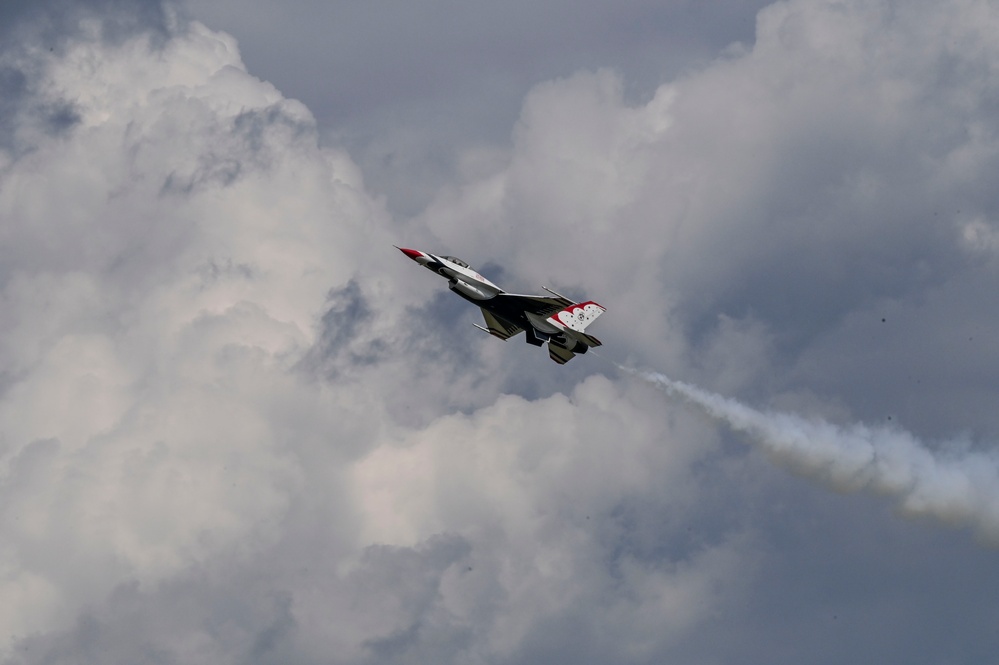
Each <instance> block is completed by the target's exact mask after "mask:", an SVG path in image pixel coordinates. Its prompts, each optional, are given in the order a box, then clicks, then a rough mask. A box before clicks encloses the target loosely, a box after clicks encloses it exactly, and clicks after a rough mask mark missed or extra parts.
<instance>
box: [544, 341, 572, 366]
mask: <svg viewBox="0 0 999 665" xmlns="http://www.w3.org/2000/svg"><path fill="white" fill-rule="evenodd" d="M575 355H576V354H575V353H573V352H572V351H570V350H569V349H566V348H564V347H561V346H556V345H555V344H552V343H551V342H549V343H548V356H549V357H550V358H551V359H552V360H554V361H555V362H557V363H558V364H559V365H564V364H566V363H567V362H569V361H570V360H572V359H573V357H574V356H575Z"/></svg>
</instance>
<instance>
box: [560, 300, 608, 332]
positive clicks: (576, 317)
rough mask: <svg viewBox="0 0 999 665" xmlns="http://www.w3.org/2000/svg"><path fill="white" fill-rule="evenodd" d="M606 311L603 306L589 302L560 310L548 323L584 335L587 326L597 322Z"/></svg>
mask: <svg viewBox="0 0 999 665" xmlns="http://www.w3.org/2000/svg"><path fill="white" fill-rule="evenodd" d="M606 311H607V310H606V309H605V308H604V307H603V306H602V305H598V304H597V303H595V302H593V301H592V300H589V301H587V302H581V303H574V304H572V305H569V306H568V307H566V308H564V309H562V310H559V311H558V312H556V313H555V314H553V315H552V316H551V317H549V319H548V321H549V322H550V323H553V324H554V325H555V326H557V327H558V328H568V329H569V330H571V331H573V332H576V333H580V334H582V332H583V331H584V330H586V327H587V326H589V325H590V324H591V323H593V322H594V321H596V320H597V317H598V316H600V315H601V314H603V313H604V312H606ZM587 337H588V335H587Z"/></svg>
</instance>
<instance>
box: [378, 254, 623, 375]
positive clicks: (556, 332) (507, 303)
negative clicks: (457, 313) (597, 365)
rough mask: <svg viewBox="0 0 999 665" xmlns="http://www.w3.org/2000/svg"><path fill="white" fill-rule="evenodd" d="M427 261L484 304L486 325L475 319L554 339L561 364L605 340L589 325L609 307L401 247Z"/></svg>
mask: <svg viewBox="0 0 999 665" xmlns="http://www.w3.org/2000/svg"><path fill="white" fill-rule="evenodd" d="M396 249H398V250H400V251H401V252H402V253H403V254H405V255H406V256H408V257H409V258H411V259H413V260H414V261H416V262H417V263H419V264H420V265H421V266H423V267H425V268H428V269H430V270H432V271H434V272H435V273H437V274H439V275H441V276H442V277H444V278H445V279H447V280H448V287H449V288H450V289H451V290H452V291H454V292H455V293H457V294H458V295H459V296H461V297H462V298H464V299H465V300H467V301H469V302H470V303H472V304H474V305H478V306H479V308H480V309H481V310H482V318H483V319H485V323H486V325H485V326H480V325H477V324H472V325H475V327H476V328H478V329H479V330H483V331H485V332H487V333H489V334H490V335H493V336H494V337H499V338H500V339H502V340H507V339H510V338H511V337H513V336H514V335H517V334H520V333H524V335H525V337H526V339H527V343H528V344H533V345H534V346H542V345H544V343H545V342H547V343H548V355H549V356H550V357H551V359H552V360H554V361H555V362H557V363H558V364H559V365H564V364H565V363H567V362H569V361H570V360H572V358H573V357H574V356H575V355H577V354H583V353H586V352H587V351H589V350H590V347H591V346H600V340H598V339H597V338H596V337H593V336H592V335H587V334H586V332H585V330H586V327H587V326H589V325H590V324H591V323H593V322H594V321H595V320H596V318H597V317H598V316H600V315H601V314H603V313H604V312H605V311H606V310H605V309H604V308H603V307H601V306H600V305H598V304H597V303H595V302H593V301H592V300H588V301H586V302H581V303H577V302H573V301H572V300H569V299H568V298H566V297H565V296H563V295H561V294H558V293H555V292H554V291H552V290H551V289H549V288H548V287H547V286H544V287H542V288H543V289H544V290H545V291H547V292H548V293H550V294H551V296H529V295H518V294H516V293H506V292H505V291H503V289H501V288H500V287H498V286H496V285H495V284H493V283H492V282H490V281H489V280H488V279H486V278H485V277H483V276H482V275H480V274H479V273H477V272H475V271H474V270H472V269H471V268H470V267H469V266H468V264H467V263H465V262H464V261H462V260H461V259H459V258H456V257H454V256H437V255H435V254H430V253H429V252H421V251H418V250H415V249H404V248H402V247H397V248H396Z"/></svg>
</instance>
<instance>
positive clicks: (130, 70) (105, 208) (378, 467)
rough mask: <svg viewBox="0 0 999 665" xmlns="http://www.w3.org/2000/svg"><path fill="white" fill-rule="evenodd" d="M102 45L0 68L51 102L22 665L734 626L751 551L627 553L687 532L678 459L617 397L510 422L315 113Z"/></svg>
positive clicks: (3, 203)
mask: <svg viewBox="0 0 999 665" xmlns="http://www.w3.org/2000/svg"><path fill="white" fill-rule="evenodd" d="M105 28H106V25H105V24H104V23H103V22H102V20H101V19H100V17H99V15H97V14H93V15H86V14H85V15H84V18H83V19H82V22H81V23H80V25H79V29H78V30H76V31H74V32H73V33H72V34H70V35H69V36H67V37H66V38H65V40H64V41H63V43H62V44H61V47H60V49H59V50H58V51H56V50H55V49H53V50H51V51H49V50H47V49H44V48H36V47H34V46H32V45H28V46H27V47H25V48H16V49H13V48H12V49H9V50H8V51H6V52H5V53H4V59H5V63H4V64H5V66H6V67H8V68H9V70H10V71H14V70H16V71H29V70H30V71H32V72H34V75H36V76H37V77H36V78H33V80H32V84H31V86H30V89H27V90H26V91H25V93H24V94H25V99H24V104H23V105H22V106H20V107H18V109H17V113H15V114H13V115H12V116H11V118H12V120H11V125H10V128H9V129H10V133H9V135H8V139H9V141H8V142H7V145H8V146H11V147H10V149H8V150H6V151H5V152H4V155H3V171H2V186H0V214H2V217H3V220H4V224H3V228H2V234H3V243H2V246H3V248H4V250H3V252H4V256H3V259H4V260H3V263H2V269H0V286H2V296H0V297H2V300H3V308H4V311H5V316H4V317H3V321H2V326H3V335H2V346H0V361H2V376H3V382H4V386H3V394H2V400H0V432H2V445H3V449H2V455H3V474H2V478H3V480H2V483H0V494H2V499H3V501H2V503H3V510H2V521H0V528H2V531H3V542H4V545H3V548H2V549H0V565H2V569H3V571H4V576H3V581H2V584H0V597H2V602H0V605H2V607H3V608H5V609H4V611H3V615H2V617H0V626H2V627H3V630H4V634H3V638H4V640H5V644H9V645H11V649H10V651H9V653H8V658H9V659H10V660H11V662H35V661H36V660H48V661H50V662H60V661H64V660H72V661H76V660H79V659H80V658H84V659H92V660H139V661H142V660H150V659H158V658H167V659H177V660H183V661H185V662H219V661H220V660H222V661H224V660H239V661H241V662H245V661H247V660H249V661H253V662H264V661H270V660H273V659H281V658H290V659H292V660H296V659H301V660H305V661H308V662H311V661H316V662H319V661H326V660H328V659H329V658H330V654H337V655H336V656H335V658H337V659H338V660H339V661H340V662H372V661H373V662H390V661H392V660H393V659H397V660H406V661H410V660H412V659H413V658H415V657H420V654H424V655H426V656H427V657H428V658H430V657H434V658H437V659H439V660H445V661H446V660H449V659H456V658H465V659H468V660H470V661H475V662H481V661H485V660H491V659H492V658H494V657H498V658H507V659H518V658H523V657H530V656H529V655H528V654H530V653H533V652H534V650H536V649H543V648H544V649H551V648H554V647H555V646H556V645H555V643H553V642H552V641H551V639H552V638H551V637H550V636H549V635H548V634H547V632H546V630H545V629H544V628H543V627H544V626H563V628H561V629H560V630H574V628H573V626H576V625H577V624H578V625H594V626H595V625H598V624H600V623H602V619H601V617H604V618H606V619H607V621H608V622H609V623H608V624H607V625H608V626H610V628H605V631H606V632H604V633H601V634H598V635H596V636H595V637H594V638H593V640H594V641H593V643H594V644H597V645H599V646H600V649H602V650H603V651H604V652H606V653H613V652H614V648H613V644H614V643H615V642H616V640H617V639H619V637H620V636H621V635H622V634H625V633H627V634H629V635H632V636H633V639H631V638H629V645H628V647H627V648H628V650H629V651H628V653H630V654H632V655H631V656H629V658H631V659H632V660H636V659H637V660H642V659H644V658H647V657H651V654H654V653H655V652H656V651H657V650H658V649H659V648H661V646H662V645H663V644H668V643H670V641H671V640H675V639H677V636H681V635H683V634H685V633H686V632H687V631H689V630H690V629H691V627H693V626H695V625H697V624H698V623H699V622H700V621H702V620H703V619H704V617H706V616H709V615H710V614H711V612H713V611H715V609H716V608H717V607H719V606H721V605H722V604H724V603H725V602H728V599H727V594H725V593H722V589H723V588H726V587H727V586H728V585H727V584H726V580H727V579H728V578H730V577H732V576H734V575H735V574H736V572H735V571H736V567H737V565H738V563H739V561H740V560H741V556H740V555H739V553H740V552H741V551H745V550H748V549H751V547H750V545H749V544H748V541H747V540H745V539H744V538H741V537H737V534H726V535H725V536H724V537H719V538H718V539H715V540H713V541H712V542H710V543H708V544H706V545H705V546H704V547H694V546H691V548H690V549H689V550H688V551H684V552H680V553H678V554H676V556H675V557H673V558H669V557H667V558H665V559H664V558H662V557H656V556H653V555H652V554H651V553H650V551H648V550H649V549H650V548H654V545H649V544H643V543H641V542H640V541H641V540H642V539H652V540H656V539H658V538H660V535H659V534H657V533H656V530H655V529H653V528H652V525H651V524H644V525H643V526H642V527H625V526H623V525H618V526H617V527H616V526H615V524H616V523H617V522H618V521H619V520H618V518H617V517H615V514H614V511H615V510H625V508H623V506H627V505H629V504H630V503H634V502H636V501H639V500H642V501H648V500H653V501H654V502H657V503H658V504H659V505H661V507H662V509H663V514H664V515H665V513H666V512H668V508H667V503H668V499H669V497H674V498H676V500H678V501H681V502H682V501H687V500H689V492H690V491H691V488H690V487H689V486H688V485H687V484H686V483H684V482H683V481H682V479H681V478H680V476H679V474H680V471H681V470H682V469H683V468H684V465H685V464H687V463H689V461H690V460H692V459H694V458H696V457H698V456H699V455H700V454H701V453H698V452H696V450H695V449H694V448H692V447H691V446H690V445H686V444H683V443H682V442H681V441H679V440H678V441H677V442H676V443H675V445H670V446H663V445H661V443H660V439H661V432H662V430H663V428H667V429H669V428H673V427H679V426H677V425H671V424H670V423H668V422H667V421H665V420H664V419H663V417H662V414H661V413H660V412H659V410H657V409H655V408H644V409H643V408H640V407H638V406H636V405H635V404H634V402H635V401H636V400H635V398H634V396H631V395H627V394H624V393H622V392H620V391H619V390H618V389H617V388H616V387H615V386H614V385H613V384H611V383H610V382H608V381H607V380H605V379H593V380H591V381H589V382H586V383H584V384H582V385H581V386H580V387H578V388H577V389H576V390H574V391H570V392H569V393H568V396H566V395H565V394H561V393H559V394H556V395H554V396H549V397H545V398H543V399H541V400H538V401H529V400H525V399H523V398H519V397H503V398H500V399H498V400H497V399H496V386H497V382H499V381H502V380H503V376H502V375H503V373H502V372H497V371H496V370H497V369H498V368H499V367H501V366H502V362H503V360H502V357H501V356H500V355H499V353H500V352H499V350H498V349H499V348H502V347H490V346H488V344H484V343H482V342H481V341H480V342H477V344H480V345H481V346H482V347H483V348H487V349H489V351H488V352H487V353H486V354H485V355H484V356H483V359H481V360H479V361H478V362H479V363H480V364H479V366H478V367H477V368H476V370H475V371H472V372H465V374H468V376H465V377H462V376H461V374H462V372H461V370H460V368H459V367H457V366H455V363H454V361H453V359H452V357H451V356H450V355H446V354H445V353H444V351H446V350H448V349H447V347H448V346H449V345H450V344H449V342H448V341H447V340H440V339H433V338H432V336H428V334H427V331H426V330H423V329H421V328H419V327H415V328H414V327H413V326H412V325H408V326H407V325H404V322H405V321H407V320H408V321H412V320H417V321H419V320H421V318H420V317H425V318H426V314H425V313H421V310H422V309H424V308H426V307H431V308H432V307H433V302H434V301H433V300H432V293H433V292H432V291H431V289H430V288H429V285H428V286H427V288H424V287H423V286H420V285H419V284H418V283H417V282H416V280H409V279H408V277H409V275H410V274H411V273H404V272H403V271H405V270H411V269H412V266H410V265H407V264H406V263H404V262H401V261H396V263H392V261H393V260H396V259H398V257H397V256H396V255H395V252H394V250H393V249H392V248H391V244H390V242H389V240H390V239H391V238H390V235H389V229H390V225H389V224H388V219H387V216H386V215H385V213H384V211H383V210H382V208H381V207H380V205H379V204H378V203H377V202H375V201H373V200H372V199H371V198H370V197H369V196H368V195H367V194H366V192H365V189H364V185H363V181H362V180H361V178H360V176H359V173H358V170H357V169H356V167H355V166H354V165H353V164H352V162H351V160H350V158H349V157H348V156H347V155H345V154H343V153H342V152H338V151H336V150H330V149H323V148H320V147H319V146H318V144H317V135H316V127H315V124H314V121H313V119H312V117H311V115H310V113H309V111H308V110H307V109H306V108H305V107H304V106H302V105H301V104H300V103H298V102H295V101H294V100H289V99H287V98H285V97H283V96H282V95H281V94H280V93H279V92H278V91H277V90H276V89H275V88H274V87H273V86H271V85H269V84H267V83H265V82H262V81H260V80H258V79H256V78H254V77H253V76H252V75H250V74H249V73H247V72H246V70H245V68H244V67H243V65H242V63H241V61H240V58H239V53H238V49H237V47H236V44H235V42H234V41H233V39H232V38H231V37H229V36H227V35H225V34H223V33H217V32H213V31H210V30H208V29H206V28H204V27H203V26H201V25H200V24H198V23H190V24H188V23H182V22H176V21H174V22H173V23H172V24H170V25H169V27H168V33H167V35H166V37H165V38H164V37H163V36H162V35H159V34H157V35H156V36H151V35H150V34H148V33H146V32H143V31H141V30H140V31H137V32H136V34H132V35H129V36H125V37H122V38H113V39H112V38H110V37H109V36H108V34H107V31H106V29H105ZM42 106H44V107H52V108H55V107H60V108H66V109H71V122H69V121H68V122H67V123H65V125H66V126H60V127H52V126H50V124H49V125H47V124H45V123H41V124H39V123H38V122H37V121H36V119H35V118H33V117H32V114H31V113H28V112H26V111H25V109H28V110H30V109H32V108H38V107H42ZM67 117H69V116H67ZM381 250H384V252H383V253H382V254H381V255H380V254H379V252H380V251H381ZM381 256H384V257H385V260H384V261H382V260H381V258H380V257H381ZM388 257H391V258H388ZM373 263H377V264H378V265H377V266H375V267H372V264H373ZM382 263H384V265H382ZM396 266H398V267H396ZM403 274H405V275H406V277H405V278H403V277H401V276H402V275H403ZM427 320H429V319H427ZM438 332H439V331H438ZM451 332H453V331H451ZM435 345H436V346H435ZM511 346H512V345H511ZM477 348H478V347H476V349H477ZM514 350H515V349H514V348H507V349H505V351H514ZM516 350H520V349H516ZM426 351H430V356H431V357H436V358H437V359H441V358H446V359H449V362H448V363H446V364H444V363H429V362H426V358H427V354H426V353H425V352H426ZM434 354H436V356H434ZM495 374H498V375H499V376H498V378H492V377H493V375H495ZM638 401H639V402H640V401H641V400H640V399H639V400H638ZM455 408H460V409H463V410H465V411H467V412H468V413H469V415H468V416H456V415H453V412H454V410H455ZM414 426H415V427H416V429H413V428H414ZM680 429H682V428H680ZM622 430H626V431H628V432H629V436H630V437H632V438H631V441H632V443H631V444H630V449H631V450H632V452H631V453H629V454H627V455H620V454H618V453H620V450H617V451H615V449H614V448H611V447H607V446H606V443H609V442H610V441H612V440H614V438H615V437H617V436H619V434H620V432H621V431H622ZM497 444H500V445H499V446H497ZM601 449H602V452H600V451H601ZM598 453H599V454H600V455H601V456H602V457H604V458H605V459H606V464H605V465H604V466H605V468H604V469H603V470H602V473H600V474H599V477H598V476H597V475H594V473H595V472H596V471H597V469H596V468H591V470H590V471H589V472H588V475H585V476H584V475H581V474H584V472H585V471H586V468H587V466H588V464H589V461H588V460H590V459H591V458H592V456H593V455H594V454H598ZM413 470H424V471H426V475H413V473H412V471H413ZM669 477H675V478H676V481H677V482H676V483H674V485H673V488H672V489H671V490H669V491H668V492H666V491H664V490H663V489H662V488H661V483H662V481H663V479H664V478H669ZM428 479H430V480H432V482H430V483H429V484H428V483H427V481H428ZM449 479H450V481H449ZM587 492H595V493H594V494H593V495H592V496H591V497H590V498H589V499H586V500H585V501H584V500H582V498H583V496H584V494H585V493H587ZM649 493H651V495H652V496H653V497H656V498H654V499H649ZM584 509H585V511H586V514H584V512H583V510H584ZM673 519H674V525H675V524H677V523H679V521H680V520H681V518H680V517H679V516H675V517H674V518H673ZM587 524H602V525H603V527H602V528H604V529H610V531H609V532H607V533H600V532H598V531H596V530H593V531H591V530H589V529H587V528H586V525H587ZM615 529H620V530H619V531H618V530H615ZM622 538H623V539H624V542H622V540H621V539H622ZM629 539H635V540H636V542H635V544H632V545H630V544H628V542H629ZM650 614H651V616H653V617H655V618H654V619H650V618H648V617H647V616H646V615H650ZM331 626H333V627H332V628H331ZM663 626H668V627H669V628H668V629H662V627H663ZM532 645H534V646H532ZM518 654H519V655H518Z"/></svg>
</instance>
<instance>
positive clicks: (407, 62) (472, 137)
mask: <svg viewBox="0 0 999 665" xmlns="http://www.w3.org/2000/svg"><path fill="white" fill-rule="evenodd" d="M766 4H767V2H765V0H725V1H724V2H716V3H712V4H711V5H710V6H701V4H699V3H691V2H687V1H685V0H679V1H670V2H651V1H649V0H628V1H627V2H618V3H615V4H613V5H608V4H607V3H605V2H593V1H586V2H567V1H565V0H554V1H551V0H549V1H547V2H543V3H536V2H505V3H479V4H476V5H468V4H465V3H461V2H453V1H451V0H428V1H425V2H415V3H414V2H404V1H398V0H382V1H380V2H378V3H376V4H373V5H372V4H363V3H361V4H359V3H352V2H339V3H329V4H318V5H317V4H315V3H310V2H301V3H294V2H293V3H286V4H282V5H280V6H278V5H271V4H260V5H256V6H255V7H254V11H245V5H243V4H241V3H238V2H230V1H229V0H188V1H186V2H184V6H185V7H186V8H187V11H188V12H189V13H190V14H191V15H193V16H195V17H197V18H198V19H199V20H202V21H204V22H206V23H207V24H208V25H210V26H212V27H220V28H222V27H224V29H225V30H227V31H229V32H231V33H232V34H234V35H235V36H236V37H237V38H238V39H239V40H240V46H241V49H242V53H243V56H244V58H245V59H246V62H247V65H248V66H249V67H250V68H251V70H252V71H254V72H256V73H257V74H258V75H259V76H262V77H263V78H265V79H266V80H269V81H272V82H274V83H275V84H276V85H278V87H280V88H281V90H282V91H283V92H284V93H285V94H287V95H289V96H292V97H295V98H297V99H301V100H303V101H304V102H305V103H306V104H307V105H308V106H309V108H310V109H311V110H312V111H313V113H315V114H316V116H317V118H318V119H319V122H320V124H321V126H322V127H323V128H324V130H325V131H326V132H327V133H328V135H329V136H330V138H331V140H333V141H335V142H337V143H342V144H345V145H347V146H348V147H349V148H350V150H351V154H352V155H354V157H355V159H357V160H358V162H359V163H360V164H361V165H362V166H363V167H364V169H365V175H366V178H367V180H368V183H369V186H371V187H372V188H373V190H374V191H375V192H377V193H383V194H386V195H387V196H388V202H389V205H390V206H391V207H392V208H393V209H395V210H398V211H400V212H401V213H403V214H406V215H411V214H414V213H416V212H419V210H420V209H421V208H422V207H423V206H425V205H426V203H427V202H428V201H429V200H430V198H431V197H432V196H433V193H434V191H435V190H436V189H437V188H439V187H440V186H442V185H444V184H445V183H447V182H448V181H450V180H452V179H453V177H454V175H455V173H456V171H458V170H459V169H460V162H461V160H462V155H461V152H462V150H461V147H462V146H465V145H469V144H473V145H474V144H486V145H493V146H502V145H503V144H504V143H505V141H506V138H507V136H508V135H509V132H510V128H511V126H512V125H513V123H514V121H515V120H516V118H517V115H518V113H519V110H520V104H521V100H522V98H523V96H524V94H525V93H526V92H527V91H528V90H529V89H530V88H531V87H532V86H533V85H535V84H537V83H539V82H541V81H545V80H548V79H551V78H555V77H558V76H566V75H569V74H572V73H574V72H575V71H577V70H579V69H580V68H591V69H595V68H599V67H613V68H616V69H618V70H619V71H621V72H622V73H623V75H624V78H625V80H626V81H627V85H628V91H629V94H631V95H633V96H635V97H639V98H640V97H641V96H643V95H645V94H647V92H648V90H650V89H653V88H654V87H655V86H656V85H658V84H660V83H662V82H663V81H665V80H668V79H670V78H672V77H674V76H676V75H677V74H679V73H681V72H683V71H686V70H689V69H691V68H693V67H695V66H697V65H699V64H701V63H704V62H707V61H709V60H711V59H712V58H714V57H715V55H716V54H717V53H718V52H719V50H721V49H723V48H724V47H726V46H727V45H728V44H730V43H732V42H737V41H742V42H751V41H752V39H753V29H754V24H755V16H756V12H757V10H759V9H760V8H761V7H763V6H765V5H766Z"/></svg>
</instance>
